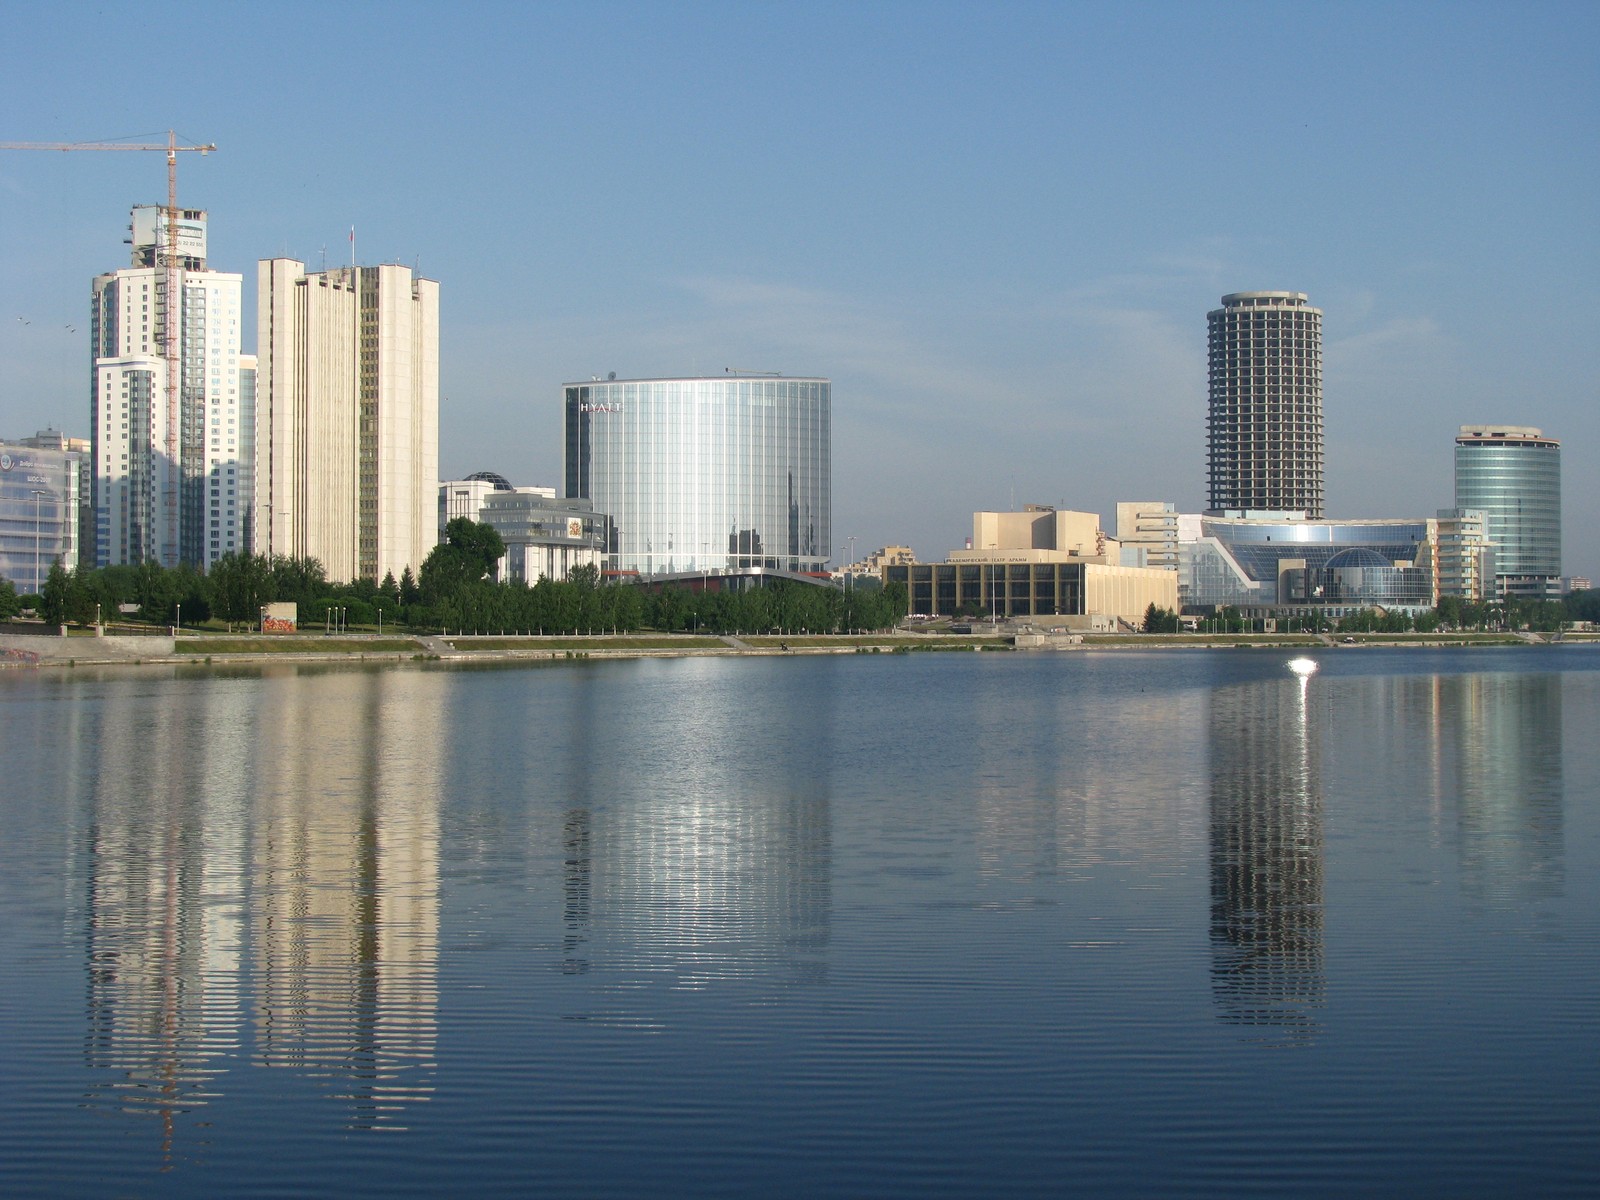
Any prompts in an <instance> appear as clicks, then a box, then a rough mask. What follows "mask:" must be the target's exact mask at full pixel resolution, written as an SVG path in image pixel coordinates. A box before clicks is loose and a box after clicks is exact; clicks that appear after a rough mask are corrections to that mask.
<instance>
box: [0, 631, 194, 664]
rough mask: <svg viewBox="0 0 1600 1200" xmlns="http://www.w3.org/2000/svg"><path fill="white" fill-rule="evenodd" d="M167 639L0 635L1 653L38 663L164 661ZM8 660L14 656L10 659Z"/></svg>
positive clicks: (169, 642)
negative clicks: (15, 653)
mask: <svg viewBox="0 0 1600 1200" xmlns="http://www.w3.org/2000/svg"><path fill="white" fill-rule="evenodd" d="M172 649H173V639H172V638H169V637H46V636H42V635H40V634H19V633H0V650H17V651H21V652H22V657H25V658H26V657H31V656H34V655H37V656H38V661H39V662H66V661H67V660H69V659H71V660H74V661H76V662H133V661H135V660H137V659H149V658H166V657H168V656H170V655H171V654H172ZM7 657H16V656H10V655H8V656H7Z"/></svg>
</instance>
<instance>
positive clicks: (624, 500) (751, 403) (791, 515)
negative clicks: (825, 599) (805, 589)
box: [563, 375, 833, 575]
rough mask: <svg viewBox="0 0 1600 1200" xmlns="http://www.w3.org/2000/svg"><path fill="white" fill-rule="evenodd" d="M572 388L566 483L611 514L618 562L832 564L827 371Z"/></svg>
mask: <svg viewBox="0 0 1600 1200" xmlns="http://www.w3.org/2000/svg"><path fill="white" fill-rule="evenodd" d="M563 391H564V395H565V402H566V494H567V496H568V497H570V498H574V499H584V500H588V501H590V502H591V503H592V504H593V506H594V509H595V511H596V512H599V513H603V514H605V515H607V516H609V517H610V518H611V522H612V529H611V546H610V565H611V568H612V569H614V570H618V571H636V572H638V573H639V574H641V575H663V574H671V573H674V572H682V571H723V570H736V569H740V568H750V567H763V568H767V569H769V570H783V571H806V572H820V571H822V570H823V569H824V567H825V565H826V563H827V561H828V559H829V558H830V557H831V554H830V550H829V545H830V542H831V540H832V535H833V527H832V496H833V477H832V472H833V461H832V449H831V440H830V438H831V409H832V385H831V384H830V383H829V381H828V380H826V379H788V378H781V377H775V376H770V377H769V376H759V377H748V376H734V375H729V376H713V377H710V378H701V379H627V380H618V379H612V380H592V381H590V382H588V383H569V384H566V385H565V386H564V389H563Z"/></svg>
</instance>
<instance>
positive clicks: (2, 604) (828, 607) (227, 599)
mask: <svg viewBox="0 0 1600 1200" xmlns="http://www.w3.org/2000/svg"><path fill="white" fill-rule="evenodd" d="M504 553H505V545H504V543H503V542H502V541H501V538H500V535H499V533H497V532H496V531H495V530H494V529H493V528H492V527H490V526H488V525H480V524H478V523H477V522H475V521H471V520H468V519H466V518H457V519H456V520H454V521H451V522H450V524H449V525H448V526H447V527H446V530H445V540H444V542H442V543H441V544H440V545H438V546H437V547H435V548H434V549H433V551H432V552H431V553H430V554H429V555H428V557H427V559H426V560H425V561H424V562H423V564H422V567H421V569H420V570H419V571H418V572H417V575H416V577H415V578H413V577H412V574H411V571H410V570H409V569H407V570H406V571H405V572H404V573H403V574H402V575H401V577H400V579H398V580H396V579H395V578H394V577H393V576H392V575H388V576H385V578H384V579H383V580H382V582H379V583H374V582H373V581H371V580H357V581H356V582H353V583H347V584H336V583H330V582H329V581H328V579H327V576H326V573H325V572H324V570H323V567H322V564H321V563H319V562H317V561H316V560H315V559H295V558H287V557H281V556H273V557H267V556H265V555H252V554H244V555H234V554H228V555H224V556H223V557H222V558H221V559H219V560H218V561H217V562H216V563H214V564H213V565H212V567H211V570H210V571H209V572H204V573H202V572H201V571H199V570H197V569H195V568H193V567H187V566H184V567H177V568H174V569H168V568H164V567H161V566H159V565H157V564H156V563H153V562H147V563H142V564H140V565H138V566H118V567H105V568H101V569H99V570H94V569H85V568H79V569H77V570H73V571H68V570H65V569H64V568H63V567H62V566H61V564H60V563H59V562H58V563H57V564H56V565H55V566H54V567H52V568H51V570H50V575H49V578H48V579H46V581H45V583H44V585H43V588H42V594H41V595H40V596H37V597H33V596H18V595H17V594H16V592H15V589H14V588H12V586H11V585H10V584H9V583H6V582H5V581H4V580H0V619H3V618H6V617H10V616H15V615H16V614H17V612H18V611H20V610H21V609H22V608H24V607H28V608H33V609H35V610H36V611H37V612H38V613H39V615H40V617H41V618H43V620H44V621H45V623H46V624H50V625H63V624H67V623H69V622H70V623H76V624H88V623H89V622H92V621H94V620H96V619H101V620H105V621H114V620H116V619H117V618H118V617H119V615H120V607H121V606H123V605H132V606H136V608H137V614H138V616H139V618H140V619H142V620H145V621H148V622H151V623H154V624H159V625H166V624H173V623H175V622H176V621H177V620H178V617H179V616H180V614H181V616H182V619H183V623H184V624H186V625H193V624H200V623H203V622H206V621H209V620H211V619H212V618H216V619H218V620H221V621H224V622H226V623H228V624H229V626H230V627H232V626H234V625H240V626H244V627H246V628H248V627H249V626H251V625H253V624H254V623H255V622H256V620H257V618H258V616H259V614H260V611H261V608H262V606H263V605H266V604H270V603H274V602H281V601H292V602H294V603H295V604H296V605H297V606H298V609H299V620H300V624H301V626H302V627H314V626H317V625H321V624H324V623H325V622H328V621H330V620H335V621H338V622H340V623H342V624H344V625H346V626H367V627H373V626H394V627H407V628H415V629H450V630H467V631H478V632H485V633H488V632H500V631H502V630H504V631H507V632H513V631H522V632H533V633H580V632H581V633H599V632H606V631H616V632H625V631H630V630H636V629H640V628H651V629H657V630H662V631H674V632H675V631H680V630H681V631H689V632H695V631H700V630H704V631H706V632H709V633H762V632H767V631H779V632H796V633H799V632H813V633H824V632H835V631H842V630H850V629H883V628H887V627H890V626H892V625H893V624H894V623H895V622H896V621H898V620H899V619H900V618H901V617H903V616H904V615H905V611H906V603H905V593H904V589H903V588H896V589H890V590H889V591H884V590H883V589H880V588H876V587H864V588H860V589H857V590H853V591H850V592H841V591H839V590H837V589H834V588H819V587H814V586H811V585H807V584H800V583H792V582H789V581H785V580H780V581H776V582H775V583H774V584H773V585H771V586H769V587H766V588H752V589H749V590H744V591H736V592H735V591H729V592H706V593H702V592H690V591H687V590H684V589H680V588H671V587H669V588H666V589H664V590H662V591H660V592H655V593H652V592H649V591H646V589H644V588H643V587H640V586H635V585H628V584H607V583H605V582H603V581H602V579H601V578H600V574H599V572H598V571H597V570H596V569H595V568H594V567H580V568H577V569H575V570H573V571H572V572H571V573H570V575H569V577H568V578H567V579H566V580H561V581H557V580H551V579H541V580H539V581H538V582H537V583H535V584H532V585H529V584H526V583H522V582H520V581H514V582H508V583H497V582H495V581H494V580H493V579H492V578H491V574H492V572H493V571H494V567H495V564H496V563H497V562H498V561H499V559H500V558H501V556H502V555H503V554H504Z"/></svg>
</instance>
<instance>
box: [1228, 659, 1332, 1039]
mask: <svg viewBox="0 0 1600 1200" xmlns="http://www.w3.org/2000/svg"><path fill="white" fill-rule="evenodd" d="M1316 690H1317V683H1316V682H1315V681H1313V680H1309V679H1305V678H1295V677H1292V676H1287V675H1286V676H1285V677H1284V678H1282V679H1270V680H1263V681H1260V682H1256V683H1247V684H1240V685H1237V686H1233V687H1226V688H1222V689H1219V690H1218V691H1217V692H1216V693H1215V694H1214V695H1213V697H1212V702H1211V709H1210V730H1211V737H1210V755H1211V770H1210V781H1211V984H1212V993H1213V996H1214V997H1215V999H1216V1003H1217V1005H1218V1007H1219V1009H1220V1010H1221V1013H1222V1015H1223V1017H1224V1019H1225V1020H1229V1021H1234V1022H1238V1023H1240V1024H1244V1025H1259V1026H1268V1027H1273V1028H1276V1029H1277V1030H1279V1031H1281V1032H1283V1033H1286V1034H1289V1035H1290V1036H1291V1038H1292V1039H1295V1040H1297V1039H1299V1038H1302V1037H1309V1036H1311V1035H1312V1034H1314V1033H1315V1032H1316V1022H1315V1019H1314V1017H1313V1015H1312V1009H1314V1008H1315V1007H1317V1006H1318V1005H1320V1004H1321V1003H1322V999H1323V991H1324V978H1323V961H1322V916H1323V911H1322V904H1323V900H1322V854H1323V846H1322V837H1323V835H1322V786H1321V781H1320V778H1319V771H1318V761H1317V756H1318V752H1319V746H1318V742H1319V740H1320V739H1319V737H1318V734H1317V722H1316V720H1315V715H1314V710H1315V708H1316V707H1317V705H1316V699H1315V692H1316Z"/></svg>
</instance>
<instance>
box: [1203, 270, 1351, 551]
mask: <svg viewBox="0 0 1600 1200" xmlns="http://www.w3.org/2000/svg"><path fill="white" fill-rule="evenodd" d="M1206 324H1207V326H1208V329H1209V334H1210V337H1209V342H1210V363H1209V368H1210V411H1209V414H1208V416H1207V419H1206V475H1207V484H1208V492H1209V496H1210V502H1209V504H1208V506H1207V507H1208V508H1210V509H1211V511H1213V512H1229V511H1244V512H1303V513H1305V514H1306V516H1308V517H1311V518H1312V519H1313V520H1318V519H1320V518H1321V517H1322V503H1323V480H1322V310H1321V309H1320V308H1312V307H1311V306H1310V304H1309V303H1308V302H1307V299H1306V294H1305V293H1304V292H1234V293H1232V294H1230V295H1227V296H1224V297H1223V298H1222V307H1221V308H1218V309H1213V310H1212V311H1211V312H1209V313H1207V314H1206Z"/></svg>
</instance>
